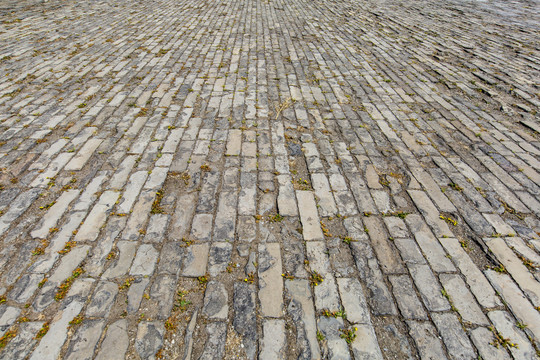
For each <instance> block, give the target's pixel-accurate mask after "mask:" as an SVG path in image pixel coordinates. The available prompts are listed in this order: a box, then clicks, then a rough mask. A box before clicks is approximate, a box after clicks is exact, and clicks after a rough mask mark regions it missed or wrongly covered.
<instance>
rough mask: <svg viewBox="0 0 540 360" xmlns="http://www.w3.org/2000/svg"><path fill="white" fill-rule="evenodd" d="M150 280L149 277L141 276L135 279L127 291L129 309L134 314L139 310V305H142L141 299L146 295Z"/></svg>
mask: <svg viewBox="0 0 540 360" xmlns="http://www.w3.org/2000/svg"><path fill="white" fill-rule="evenodd" d="M149 282H150V280H148V279H147V278H139V279H135V280H134V281H133V282H132V283H131V286H130V287H129V290H128V293H127V311H128V313H130V314H133V313H135V312H137V310H139V306H140V305H141V300H142V298H143V295H144V290H145V289H146V287H147V286H148V283H149Z"/></svg>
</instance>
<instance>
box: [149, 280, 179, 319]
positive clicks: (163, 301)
mask: <svg viewBox="0 0 540 360" xmlns="http://www.w3.org/2000/svg"><path fill="white" fill-rule="evenodd" d="M150 294H151V295H150V296H151V298H152V299H153V300H155V301H156V302H157V306H156V309H157V318H158V319H162V320H164V319H167V318H168V317H169V316H170V314H171V309H172V307H173V303H174V300H175V299H174V296H175V294H176V278H175V277H173V276H170V275H160V276H158V277H157V278H156V279H155V280H154V283H153V284H152V288H151V289H150Z"/></svg>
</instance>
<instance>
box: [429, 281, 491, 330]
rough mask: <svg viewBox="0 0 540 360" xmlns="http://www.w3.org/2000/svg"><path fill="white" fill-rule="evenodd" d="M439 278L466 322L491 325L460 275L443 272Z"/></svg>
mask: <svg viewBox="0 0 540 360" xmlns="http://www.w3.org/2000/svg"><path fill="white" fill-rule="evenodd" d="M439 279H440V280H441V284H442V286H443V288H444V289H445V291H446V293H447V294H448V296H449V297H450V302H451V303H452V305H454V306H455V307H456V308H457V310H458V312H459V315H460V316H461V318H462V320H463V321H464V322H466V323H472V324H477V325H484V326H488V325H489V322H488V321H487V318H486V317H485V315H484V314H483V313H482V310H481V309H480V307H479V306H478V304H477V303H476V301H475V299H474V297H473V295H472V294H471V292H470V291H469V289H468V288H467V285H466V284H465V282H464V281H463V280H462V279H461V277H460V276H459V275H455V274H441V275H439Z"/></svg>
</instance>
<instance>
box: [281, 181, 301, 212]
mask: <svg viewBox="0 0 540 360" xmlns="http://www.w3.org/2000/svg"><path fill="white" fill-rule="evenodd" d="M277 180H278V184H279V194H278V197H277V202H278V203H277V206H278V211H279V214H280V215H283V216H298V209H297V206H296V201H295V196H294V188H293V184H292V178H291V177H290V176H287V175H278V176H277Z"/></svg>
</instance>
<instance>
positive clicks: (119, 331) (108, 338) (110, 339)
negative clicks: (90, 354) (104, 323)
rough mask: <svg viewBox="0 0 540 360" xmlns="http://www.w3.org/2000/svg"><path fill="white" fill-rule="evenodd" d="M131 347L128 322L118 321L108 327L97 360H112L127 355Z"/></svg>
mask: <svg viewBox="0 0 540 360" xmlns="http://www.w3.org/2000/svg"><path fill="white" fill-rule="evenodd" d="M128 346H129V337H128V332H127V321H126V320H124V319H121V320H117V321H115V322H114V323H112V324H111V325H109V326H108V328H107V332H106V334H105V337H104V338H103V342H102V343H101V349H100V350H99V351H98V353H97V356H96V359H99V360H109V359H110V360H112V359H115V358H116V357H117V356H122V355H123V354H125V353H126V351H127V349H128Z"/></svg>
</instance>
